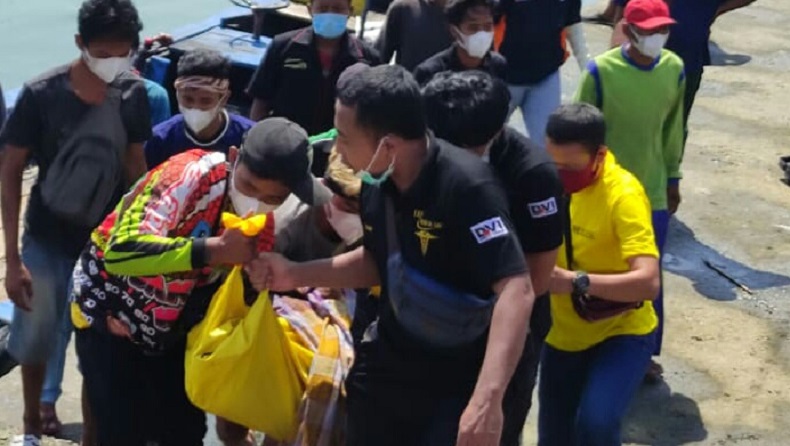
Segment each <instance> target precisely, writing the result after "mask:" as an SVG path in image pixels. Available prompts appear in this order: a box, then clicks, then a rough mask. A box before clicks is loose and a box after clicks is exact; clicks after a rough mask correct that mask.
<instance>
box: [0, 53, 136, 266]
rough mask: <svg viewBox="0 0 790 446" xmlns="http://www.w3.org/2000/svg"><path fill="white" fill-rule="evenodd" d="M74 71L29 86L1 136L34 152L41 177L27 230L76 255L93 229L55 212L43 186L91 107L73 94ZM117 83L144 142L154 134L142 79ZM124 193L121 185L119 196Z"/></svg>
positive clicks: (58, 71) (132, 128) (128, 120)
mask: <svg viewBox="0 0 790 446" xmlns="http://www.w3.org/2000/svg"><path fill="white" fill-rule="evenodd" d="M69 71H70V65H65V66H61V67H58V68H55V69H53V70H51V71H49V72H47V73H45V74H43V75H41V76H40V77H38V78H36V79H34V80H32V81H30V82H28V83H27V84H25V86H24V88H23V89H22V93H21V94H20V96H19V100H18V101H17V103H16V106H15V107H14V112H13V113H12V114H11V116H10V117H9V118H8V123H7V124H6V126H5V128H4V129H3V135H2V137H0V140H3V141H4V142H6V143H7V144H10V145H13V146H17V147H23V148H26V149H28V150H30V155H31V158H32V159H33V160H34V161H35V162H36V164H37V165H38V179H37V180H36V184H35V185H34V186H33V189H32V190H31V192H30V201H29V203H28V208H27V213H26V214H25V232H26V233H27V234H29V235H31V236H33V237H35V238H37V239H39V240H42V241H44V242H46V243H47V245H48V246H51V247H53V248H54V249H57V250H60V251H62V252H63V253H64V254H66V255H70V256H74V257H75V258H76V256H77V255H78V254H79V253H80V251H81V250H82V249H83V248H84V247H85V244H86V243H87V241H88V237H89V236H90V232H91V231H92V230H93V228H85V227H79V226H75V225H73V224H71V223H69V222H68V221H64V220H63V219H61V218H59V217H57V216H55V215H53V214H52V213H51V212H50V211H49V210H48V209H47V207H46V206H45V205H44V203H43V201H42V199H41V192H40V189H39V184H40V183H41V182H42V181H43V180H44V178H46V176H47V170H48V169H49V166H50V164H51V163H52V161H53V160H54V159H55V155H56V154H57V153H58V150H59V148H60V145H61V144H63V143H64V142H65V141H66V140H68V137H69V135H70V132H71V131H72V129H74V128H76V127H77V126H78V124H79V123H80V120H81V119H82V117H83V116H84V114H85V113H86V112H87V111H88V109H89V108H90V106H89V105H88V104H85V103H84V102H82V101H81V100H80V99H79V98H78V97H77V95H76V94H75V93H74V90H73V89H72V87H71V81H70V80H69ZM113 86H115V87H117V88H120V89H121V90H122V92H123V93H122V95H121V118H122V120H123V123H124V126H125V127H126V132H127V139H128V141H129V144H136V143H140V144H142V143H144V142H145V141H146V140H147V139H148V138H149V137H150V136H151V119H150V112H149V105H148V97H147V96H146V92H145V85H144V84H143V81H142V79H140V78H139V77H137V76H135V75H133V74H131V73H124V74H122V75H121V76H120V77H119V78H118V79H117V80H115V81H114V82H113ZM122 193H123V189H122V188H120V187H119V190H118V191H117V197H118V198H120V196H121V194H122Z"/></svg>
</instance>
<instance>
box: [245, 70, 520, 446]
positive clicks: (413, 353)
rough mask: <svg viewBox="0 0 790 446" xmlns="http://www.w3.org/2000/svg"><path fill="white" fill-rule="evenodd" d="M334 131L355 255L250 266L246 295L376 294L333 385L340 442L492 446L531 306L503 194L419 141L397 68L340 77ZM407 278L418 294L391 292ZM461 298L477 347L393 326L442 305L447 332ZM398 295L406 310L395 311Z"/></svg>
mask: <svg viewBox="0 0 790 446" xmlns="http://www.w3.org/2000/svg"><path fill="white" fill-rule="evenodd" d="M335 126H336V127H337V130H338V139H337V147H338V151H339V153H340V154H341V155H342V156H343V157H344V159H345V160H346V161H347V163H348V164H349V165H350V166H351V167H352V168H354V169H355V170H356V171H358V172H359V173H360V175H361V178H362V181H363V188H362V197H361V203H360V208H361V216H362V223H363V228H364V231H365V234H364V244H363V247H361V248H359V249H358V250H355V251H353V252H351V253H348V254H345V255H341V256H338V257H334V258H332V259H327V260H321V261H316V262H310V263H302V264H295V263H291V262H288V261H285V260H284V259H283V258H281V257H277V256H276V255H264V256H263V257H262V258H261V259H259V260H258V261H256V262H253V264H252V265H251V266H250V267H249V268H248V269H249V272H250V277H251V280H252V282H253V284H254V285H255V286H256V287H258V288H261V289H263V288H270V289H273V290H278V289H293V288H296V287H299V286H302V285H318V286H330V287H355V288H356V287H371V286H375V285H378V284H380V283H381V284H382V285H383V286H382V295H381V304H380V311H379V319H378V320H377V321H375V322H374V323H372V324H371V325H370V326H369V327H368V329H367V331H366V333H365V336H364V338H363V339H362V342H361V343H360V344H359V345H358V346H357V351H356V360H355V363H354V367H353V369H352V370H351V373H350V375H349V376H348V378H347V380H346V388H347V391H348V403H347V407H348V433H347V435H348V443H347V444H348V445H350V446H388V445H393V446H395V445H398V446H400V445H431V446H452V445H455V444H456V441H458V444H470V445H471V444H474V445H480V444H485V445H492V444H497V443H498V442H499V437H500V434H501V427H502V398H503V395H504V391H505V388H506V387H507V384H508V382H509V381H510V378H511V376H512V373H513V371H514V370H515V368H516V365H517V363H518V357H519V355H520V353H521V351H522V349H523V348H524V340H525V337H526V334H527V329H528V327H527V326H528V324H527V321H528V319H529V317H530V312H531V309H532V303H533V299H534V296H533V293H532V285H531V283H530V280H529V275H528V274H527V273H526V271H527V269H526V264H525V262H524V258H523V254H522V253H521V249H520V247H519V242H518V239H517V237H516V236H515V234H514V233H513V226H512V224H511V222H510V217H509V215H508V210H507V207H508V206H507V199H506V196H505V194H504V191H503V190H502V189H501V187H500V186H499V182H498V181H497V179H496V178H495V177H494V175H493V172H491V170H490V169H489V168H488V166H486V165H485V163H482V162H481V161H480V159H479V158H478V157H476V156H474V155H472V154H469V153H465V152H462V151H461V150H459V149H457V148H455V147H453V146H451V145H449V144H448V143H445V142H443V141H441V140H438V139H436V138H434V137H433V136H432V135H430V134H428V133H427V128H426V125H425V118H424V113H423V106H422V98H421V96H420V91H419V87H418V85H417V82H416V81H415V80H414V79H413V78H412V76H411V75H410V74H409V73H408V72H407V71H406V70H405V69H404V68H402V67H399V66H380V67H375V68H369V69H363V70H358V71H356V72H354V73H351V74H350V75H348V76H344V78H342V79H341V81H340V85H339V90H338V102H337V113H336V116H335ZM398 254H400V255H399V256H398ZM399 259H402V263H401V262H399V261H398V260H399ZM393 264H395V265H396V267H395V268H392V265H393ZM398 264H400V265H401V266H402V269H398V268H397V265H398ZM406 268H408V269H409V271H404V270H405V269H406ZM395 273H398V276H397V277H395V276H392V274H395ZM415 280H417V281H419V283H421V284H422V285H424V286H425V288H419V287H416V289H419V290H420V291H414V292H413V295H409V296H405V295H404V294H403V293H400V294H399V293H398V291H399V289H400V288H401V286H402V285H403V284H404V282H407V283H409V282H411V283H415ZM437 287H438V288H443V289H445V290H446V289H448V288H449V289H451V290H452V291H449V292H448V291H445V292H442V293H439V294H440V295H441V297H446V298H447V299H446V300H445V301H443V302H449V303H442V302H439V300H440V297H438V296H437V293H436V292H435V291H432V289H435V288H437ZM445 293H447V294H445ZM469 296H474V300H475V302H476V304H477V305H481V306H486V307H487V308H491V307H493V315H489V316H488V318H481V319H480V320H482V321H483V323H484V324H485V325H484V326H483V328H484V330H485V331H484V332H483V333H482V334H480V335H479V336H478V335H474V336H469V337H467V335H468V333H469V332H467V331H461V332H460V333H459V341H458V342H456V343H453V344H452V345H449V344H448V345H443V346H439V345H438V344H437V343H435V342H433V338H431V337H430V336H429V337H426V336H425V335H426V333H425V332H424V331H420V329H419V328H416V329H415V325H414V324H410V322H413V321H407V320H406V318H405V313H406V312H408V311H413V312H414V313H412V314H415V313H416V314H418V315H419V316H424V315H427V314H428V312H429V311H430V310H428V308H436V307H437V306H442V305H444V306H443V308H446V309H447V310H448V312H447V313H442V316H443V317H445V318H446V319H447V321H446V322H445V323H443V325H444V324H452V323H454V322H458V323H460V322H461V321H462V319H463V318H465V317H466V314H465V313H463V312H462V311H452V310H456V308H457V307H456V305H458V304H459V303H460V299H461V298H463V299H469ZM404 298H411V299H413V301H414V302H420V303H419V305H420V306H418V307H413V308H409V309H404V308H405V307H397V305H398V302H399V301H400V302H403V299H404ZM457 299H459V300H457ZM492 299H496V300H492ZM407 300H408V299H407ZM448 307H452V308H448ZM415 308H417V309H415ZM419 316H418V317H419ZM434 320H435V319H434ZM433 327H435V326H433ZM429 328H430V327H429ZM476 328H479V324H478V326H476ZM442 330H444V327H443V326H442ZM474 333H477V332H476V331H474ZM486 333H487V334H486ZM434 334H438V335H439V336H441V335H444V334H446V332H441V333H434ZM461 338H463V342H461V341H460V339H461Z"/></svg>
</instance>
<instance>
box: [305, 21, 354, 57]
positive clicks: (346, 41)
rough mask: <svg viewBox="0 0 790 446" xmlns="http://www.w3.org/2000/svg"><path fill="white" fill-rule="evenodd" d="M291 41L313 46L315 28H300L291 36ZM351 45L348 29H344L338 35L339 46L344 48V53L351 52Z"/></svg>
mask: <svg viewBox="0 0 790 446" xmlns="http://www.w3.org/2000/svg"><path fill="white" fill-rule="evenodd" d="M291 41H292V42H295V43H298V44H300V45H305V46H313V45H314V42H315V30H314V29H313V26H312V25H311V26H308V27H305V28H302V30H301V31H300V32H298V33H296V35H295V36H293V37H292V38H291ZM351 45H352V44H351V39H350V38H349V35H348V31H346V32H344V33H343V35H342V36H341V37H340V48H341V49H342V48H346V50H345V53H349V54H353V53H352V50H353V48H352V47H351ZM343 52H344V51H341V53H343Z"/></svg>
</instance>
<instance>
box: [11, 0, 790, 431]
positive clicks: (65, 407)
mask: <svg viewBox="0 0 790 446" xmlns="http://www.w3.org/2000/svg"><path fill="white" fill-rule="evenodd" d="M588 12H590V11H588ZM787 23H790V2H787V1H784V0H759V1H758V2H756V3H755V4H754V5H753V6H751V7H749V8H748V9H744V10H740V11H737V12H734V13H731V14H728V15H726V16H724V17H722V18H721V19H720V20H719V21H718V22H717V23H716V25H715V26H714V31H713V42H714V45H713V50H714V63H715V66H713V67H710V68H709V69H707V70H706V73H705V78H704V82H703V86H702V89H701V91H700V93H699V96H698V99H697V104H696V106H695V109H694V112H693V116H692V119H691V131H692V133H691V136H690V139H689V144H688V147H687V149H686V158H685V163H684V170H685V180H684V181H683V192H684V197H683V198H684V202H683V205H682V207H681V210H680V213H679V215H678V218H677V219H676V220H675V221H674V222H673V225H672V230H671V233H670V238H669V247H668V252H669V254H668V255H667V256H666V260H665V267H666V269H667V271H668V274H667V275H666V278H665V279H666V280H665V286H666V292H667V296H668V297H667V302H666V307H667V310H666V311H667V314H668V317H667V322H666V323H667V328H666V336H665V346H664V355H663V356H662V358H661V362H662V363H663V364H664V367H665V369H666V382H665V383H664V384H661V385H657V386H650V387H644V388H643V389H642V390H641V391H640V393H639V395H638V397H637V398H636V399H635V401H634V403H633V405H632V408H631V410H630V412H629V415H628V418H627V420H626V423H625V428H624V441H625V442H626V443H627V444H638V445H657V446H674V445H685V444H700V445H734V444H737V445H741V446H751V445H787V444H790V440H788V438H790V370H789V369H790V344H788V342H787V339H788V335H790V300H788V297H790V267H788V265H790V189H789V188H788V187H787V186H786V185H784V184H783V183H782V182H780V181H779V179H780V177H781V173H780V171H779V169H778V168H777V161H778V157H779V156H780V155H783V154H784V155H790V147H789V146H788V145H787V143H788V141H790V111H788V104H790V87H788V85H790V74H788V70H790V31H788V29H787V25H786V24H787ZM586 31H587V35H588V40H589V42H590V46H591V48H592V50H594V52H599V51H602V50H603V49H604V48H605V45H606V44H607V43H608V35H609V29H608V28H605V27H601V26H592V25H588V26H587V28H586ZM577 79H578V69H577V68H576V66H575V63H573V61H571V63H568V64H567V65H566V67H564V69H563V82H564V88H565V90H566V92H567V93H566V95H567V94H568V93H570V92H572V91H573V89H574V88H575V84H576V81H577ZM517 121H518V120H517V119H515V120H514V122H517ZM705 261H708V262H710V263H711V264H713V265H714V266H717V267H718V268H720V269H721V270H723V271H725V272H726V273H727V274H728V275H730V276H731V277H733V278H735V279H737V280H738V281H740V282H742V283H743V284H745V285H746V286H748V287H749V288H750V289H751V290H752V291H753V294H748V293H746V292H744V291H742V290H740V289H739V288H737V287H735V286H733V285H732V284H731V283H730V282H728V281H727V280H725V279H724V278H722V277H721V276H719V275H717V274H716V273H715V272H713V271H712V270H711V269H710V268H708V267H707V266H705V263H704V262H705ZM79 382H80V378H79V374H78V373H77V370H76V364H75V358H74V355H73V351H72V352H71V354H70V355H69V362H68V364H67V369H66V378H65V383H64V395H63V397H62V398H61V400H60V403H59V406H58V407H59V411H60V414H61V417H62V420H63V421H64V423H66V427H65V430H64V437H65V438H68V439H70V440H76V439H78V437H79V431H80V424H79V422H80V417H79ZM20 421H21V384H20V379H19V375H18V372H17V371H15V372H13V373H12V374H11V375H9V376H7V377H4V378H3V379H2V380H0V445H2V444H7V443H9V442H10V440H9V439H10V436H11V435H12V434H13V433H14V432H15V431H16V430H17V429H18V428H19V426H20ZM535 433H536V428H535V417H534V415H533V416H530V419H529V420H528V423H527V426H526V429H525V444H534V443H535ZM45 444H52V445H54V444H72V443H70V442H69V441H68V440H54V439H52V440H48V441H46V442H45ZM206 444H215V441H214V440H211V439H210V440H207V443H206Z"/></svg>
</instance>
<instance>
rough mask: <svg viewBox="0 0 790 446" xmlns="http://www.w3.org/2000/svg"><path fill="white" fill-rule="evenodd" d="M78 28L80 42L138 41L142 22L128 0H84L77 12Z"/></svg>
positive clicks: (133, 42)
mask: <svg viewBox="0 0 790 446" xmlns="http://www.w3.org/2000/svg"><path fill="white" fill-rule="evenodd" d="M78 29H79V33H80V37H82V43H83V44H85V45H88V44H89V43H91V42H93V41H96V40H104V39H107V40H117V41H121V42H127V41H128V42H130V43H132V44H133V45H134V44H139V42H140V31H142V30H143V22H141V21H140V16H139V15H138V14H137V8H136V7H135V6H134V4H133V3H132V2H131V1H130V0H85V2H83V3H82V6H80V11H79V14H78Z"/></svg>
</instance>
